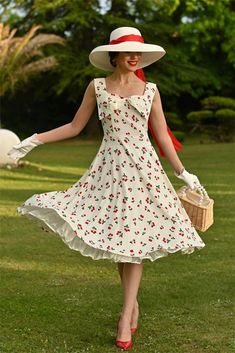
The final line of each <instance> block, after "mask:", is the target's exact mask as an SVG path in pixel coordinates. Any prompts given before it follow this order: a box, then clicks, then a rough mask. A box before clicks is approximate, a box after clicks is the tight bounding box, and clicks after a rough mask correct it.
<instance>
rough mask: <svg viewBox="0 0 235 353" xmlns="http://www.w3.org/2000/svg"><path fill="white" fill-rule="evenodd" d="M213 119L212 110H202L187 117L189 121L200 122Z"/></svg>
mask: <svg viewBox="0 0 235 353" xmlns="http://www.w3.org/2000/svg"><path fill="white" fill-rule="evenodd" d="M209 118H213V112H212V111H211V110H200V111H198V112H190V113H189V114H188V115H187V119H188V120H190V121H198V120H204V119H209Z"/></svg>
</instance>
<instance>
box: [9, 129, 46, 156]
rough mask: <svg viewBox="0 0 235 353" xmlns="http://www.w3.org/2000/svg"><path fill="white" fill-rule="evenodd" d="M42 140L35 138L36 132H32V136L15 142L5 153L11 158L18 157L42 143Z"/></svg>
mask: <svg viewBox="0 0 235 353" xmlns="http://www.w3.org/2000/svg"><path fill="white" fill-rule="evenodd" d="M42 144H43V142H42V141H39V140H38V138H37V134H33V135H32V136H30V137H28V138H26V139H25V140H23V141H21V142H19V143H17V145H15V146H13V147H12V149H11V150H10V151H9V152H8V153H7V155H8V156H9V157H10V158H12V159H15V160H16V159H19V158H23V157H24V156H26V154H27V153H29V152H30V151H31V150H32V149H33V148H35V147H37V146H39V145H42Z"/></svg>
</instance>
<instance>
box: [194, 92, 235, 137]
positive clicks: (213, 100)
mask: <svg viewBox="0 0 235 353" xmlns="http://www.w3.org/2000/svg"><path fill="white" fill-rule="evenodd" d="M201 104H202V107H203V108H204V109H203V110H200V111H197V112H190V113H189V114H188V115H187V119H188V120H189V121H190V122H191V124H192V125H193V128H192V132H193V131H196V130H199V131H200V132H202V133H206V134H207V135H209V136H210V137H211V139H212V140H214V141H216V142H231V141H233V137H234V127H235V124H234V122H235V99H232V98H227V97H216V96H214V97H208V98H205V99H203V100H202V101H201ZM201 142H202V140H201Z"/></svg>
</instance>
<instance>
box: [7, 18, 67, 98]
mask: <svg viewBox="0 0 235 353" xmlns="http://www.w3.org/2000/svg"><path fill="white" fill-rule="evenodd" d="M40 27H41V26H35V25H34V26H33V27H32V28H31V29H30V30H29V31H28V33H26V34H25V35H24V36H22V37H16V36H15V34H16V32H17V29H13V30H10V27H9V25H6V26H4V24H3V23H0V96H3V95H4V94H6V92H9V91H13V90H14V89H15V87H16V86H17V85H18V84H19V83H21V82H26V81H27V80H28V79H29V77H30V76H31V75H33V74H36V73H38V72H41V71H47V70H50V69H52V68H54V67H55V66H56V65H57V61H56V59H55V57H54V56H53V55H50V56H45V55H44V54H43V52H42V50H41V48H42V47H43V46H45V45H48V44H60V45H61V44H65V41H64V39H63V38H61V37H59V36H57V35H54V34H38V35H36V32H37V30H38V29H39V28H40Z"/></svg>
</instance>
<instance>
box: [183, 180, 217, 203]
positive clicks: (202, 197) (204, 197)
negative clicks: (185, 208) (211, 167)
mask: <svg viewBox="0 0 235 353" xmlns="http://www.w3.org/2000/svg"><path fill="white" fill-rule="evenodd" d="M189 190H193V191H199V194H200V198H199V201H198V204H199V205H201V204H202V203H203V202H205V201H209V200H210V198H209V195H208V193H207V192H206V189H205V188H204V186H202V185H201V186H199V187H196V188H195V189H191V188H190V187H189V186H188V185H185V186H183V187H182V189H181V191H182V194H183V195H187V198H188V199H189V200H191V201H194V202H195V199H194V198H193V197H192V196H191V194H190V192H188V193H187V191H189Z"/></svg>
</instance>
